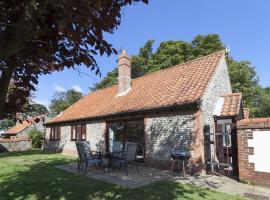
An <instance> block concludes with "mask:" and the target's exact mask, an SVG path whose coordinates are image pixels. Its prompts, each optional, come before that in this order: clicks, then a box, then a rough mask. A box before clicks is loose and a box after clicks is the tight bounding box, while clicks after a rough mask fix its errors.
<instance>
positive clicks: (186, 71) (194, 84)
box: [46, 51, 224, 124]
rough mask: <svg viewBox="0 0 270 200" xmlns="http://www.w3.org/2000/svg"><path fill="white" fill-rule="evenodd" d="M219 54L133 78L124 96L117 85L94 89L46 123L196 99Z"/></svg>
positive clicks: (220, 53)
mask: <svg viewBox="0 0 270 200" xmlns="http://www.w3.org/2000/svg"><path fill="white" fill-rule="evenodd" d="M222 58H224V51H220V52H216V53H214V54H211V55H208V56H204V57H201V58H198V59H195V60H193V61H189V62H186V63H183V64H180V65H176V66H174V67H170V68H167V69H164V70H160V71H157V72H154V73H151V74H148V75H145V76H142V77H139V78H136V79H134V80H132V89H131V90H130V91H129V92H128V93H127V94H126V95H124V96H118V97H116V95H117V91H118V90H117V89H118V85H114V86H112V87H109V88H105V89H102V90H98V91H94V92H92V93H90V94H89V95H87V96H85V97H83V98H82V99H81V100H79V101H78V102H77V103H75V104H74V105H72V106H71V107H69V108H68V109H66V110H65V111H64V112H63V113H62V114H61V115H59V116H57V117H55V118H53V119H52V120H51V121H49V122H48V123H46V124H50V123H58V122H67V121H74V120H80V119H90V118H97V117H104V116H109V115H114V114H119V113H127V112H134V111H141V110H151V109H158V108H163V107H170V106H180V105H185V104H189V103H194V102H197V101H198V100H200V98H201V97H202V95H203V93H204V91H205V90H206V88H207V86H208V83H209V82H210V80H211V78H212V75H213V74H214V73H215V70H216V68H217V66H218V64H219V62H220V60H221V59H222Z"/></svg>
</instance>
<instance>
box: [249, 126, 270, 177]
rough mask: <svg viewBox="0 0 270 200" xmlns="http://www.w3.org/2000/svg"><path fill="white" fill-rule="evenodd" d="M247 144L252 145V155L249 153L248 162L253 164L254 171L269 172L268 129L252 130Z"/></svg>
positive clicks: (269, 141) (269, 142)
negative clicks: (251, 135) (251, 136)
mask: <svg viewBox="0 0 270 200" xmlns="http://www.w3.org/2000/svg"><path fill="white" fill-rule="evenodd" d="M248 146H249V147H254V155H249V158H248V160H249V162H251V163H254V164H255V171H259V172H268V173H270V159H269V158H270V157H269V153H270V131H254V132H253V139H249V140H248Z"/></svg>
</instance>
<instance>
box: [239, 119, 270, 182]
mask: <svg viewBox="0 0 270 200" xmlns="http://www.w3.org/2000/svg"><path fill="white" fill-rule="evenodd" d="M256 120H257V119H256ZM256 120H254V121H253V122H252V119H251V120H250V119H249V120H241V121H240V122H238V127H237V129H238V130H237V139H238V164H239V179H240V180H242V181H250V182H253V183H255V184H258V185H266V186H270V162H269V152H270V140H269V138H270V119H269V122H262V121H263V120H261V119H259V120H257V121H256ZM258 136H259V137H258ZM258 138H261V139H260V140H258Z"/></svg>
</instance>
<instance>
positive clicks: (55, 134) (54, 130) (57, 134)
mask: <svg viewBox="0 0 270 200" xmlns="http://www.w3.org/2000/svg"><path fill="white" fill-rule="evenodd" d="M60 138H61V127H60V126H52V127H51V133H50V140H60Z"/></svg>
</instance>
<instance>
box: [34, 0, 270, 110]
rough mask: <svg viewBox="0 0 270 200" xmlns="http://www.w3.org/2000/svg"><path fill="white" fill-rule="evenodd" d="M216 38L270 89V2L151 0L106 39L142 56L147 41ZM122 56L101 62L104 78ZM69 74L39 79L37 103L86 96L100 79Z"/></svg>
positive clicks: (130, 11)
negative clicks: (71, 94) (68, 93)
mask: <svg viewBox="0 0 270 200" xmlns="http://www.w3.org/2000/svg"><path fill="white" fill-rule="evenodd" d="M209 33H217V34H219V35H220V36H221V39H222V41H223V42H224V43H225V44H228V45H229V46H230V49H231V53H230V54H231V55H232V56H233V57H234V58H235V59H237V60H249V61H250V62H251V63H252V65H254V66H255V67H256V71H257V73H258V75H259V78H260V84H261V85H262V86H270V59H269V58H270V55H269V54H270V1H269V0H256V1H254V0H219V1H217V0H155V1H154V0H152V1H151V0H150V3H149V4H148V5H145V4H142V3H139V4H136V5H133V6H128V7H125V8H124V9H123V12H122V23H121V25H120V26H119V27H118V29H117V30H116V31H115V33H114V34H113V35H107V36H106V38H107V39H108V40H109V41H110V42H111V43H112V44H113V45H114V47H115V48H116V49H120V48H124V49H126V50H127V53H128V54H130V55H132V54H137V53H138V50H139V48H140V47H142V46H143V45H144V43H145V42H146V41H147V40H148V39H154V40H155V47H157V46H158V44H159V43H160V42H162V41H166V40H184V41H191V40H192V38H194V36H195V35H198V34H209ZM116 59H117V55H113V56H110V57H106V56H104V57H97V61H98V64H99V66H100V67H101V72H102V77H104V76H105V75H106V74H107V73H108V72H109V71H111V70H112V69H113V68H114V67H115V66H116ZM80 70H81V71H83V72H85V73H87V74H89V75H91V77H89V76H86V75H84V74H81V75H79V74H78V72H77V71H74V70H64V71H62V72H56V73H53V74H50V75H44V76H41V77H40V78H39V84H38V86H37V89H38V90H37V92H36V93H35V96H36V99H35V100H36V101H37V102H39V103H43V104H47V105H48V103H49V102H50V99H51V98H52V96H53V93H54V92H55V91H61V90H67V89H70V88H75V89H77V90H81V91H82V92H83V93H84V94H87V93H88V92H89V87H90V86H91V85H92V84H93V83H94V82H95V81H99V80H100V78H99V77H97V76H95V74H94V73H91V70H90V69H89V70H88V69H86V68H84V67H83V66H81V67H80Z"/></svg>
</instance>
